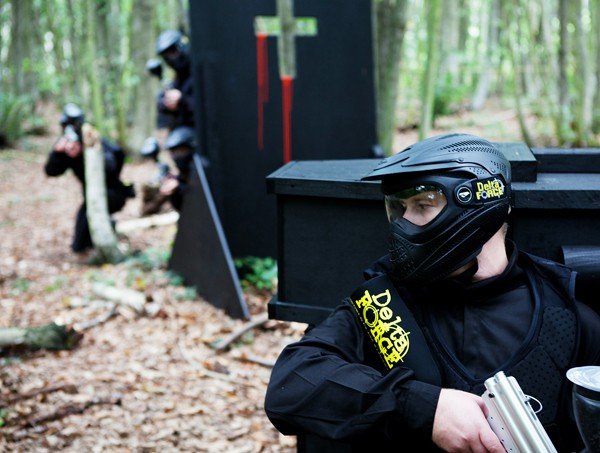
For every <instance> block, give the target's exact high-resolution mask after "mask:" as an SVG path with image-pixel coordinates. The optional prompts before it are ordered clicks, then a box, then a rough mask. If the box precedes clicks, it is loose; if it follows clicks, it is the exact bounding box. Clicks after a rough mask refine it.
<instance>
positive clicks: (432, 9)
mask: <svg viewBox="0 0 600 453" xmlns="http://www.w3.org/2000/svg"><path fill="white" fill-rule="evenodd" d="M426 4H427V63H426V66H425V77H424V78H423V90H422V94H421V121H420V124H419V140H423V139H425V138H427V137H428V136H429V134H430V133H431V126H432V124H433V113H434V112H433V103H434V100H435V84H436V81H437V73H438V69H439V57H440V22H441V15H442V2H441V0H428V1H427V2H426Z"/></svg>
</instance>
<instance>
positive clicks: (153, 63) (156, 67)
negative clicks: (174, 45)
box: [146, 58, 163, 82]
mask: <svg viewBox="0 0 600 453" xmlns="http://www.w3.org/2000/svg"><path fill="white" fill-rule="evenodd" d="M146 70H147V71H148V72H149V73H150V74H151V75H153V76H154V77H156V78H157V79H158V80H160V81H161V82H162V79H163V67H162V64H161V62H160V60H159V59H158V58H151V59H150V60H148V61H147V62H146Z"/></svg>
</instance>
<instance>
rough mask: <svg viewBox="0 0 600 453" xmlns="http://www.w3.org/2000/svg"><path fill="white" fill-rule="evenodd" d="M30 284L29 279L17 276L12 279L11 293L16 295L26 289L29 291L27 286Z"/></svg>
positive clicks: (24, 291)
mask: <svg viewBox="0 0 600 453" xmlns="http://www.w3.org/2000/svg"><path fill="white" fill-rule="evenodd" d="M30 285H31V282H30V281H29V280H27V279H26V278H17V279H16V280H13V282H12V284H11V286H12V291H11V293H12V295H13V296H17V295H19V294H22V293H26V292H27V291H29V286H30Z"/></svg>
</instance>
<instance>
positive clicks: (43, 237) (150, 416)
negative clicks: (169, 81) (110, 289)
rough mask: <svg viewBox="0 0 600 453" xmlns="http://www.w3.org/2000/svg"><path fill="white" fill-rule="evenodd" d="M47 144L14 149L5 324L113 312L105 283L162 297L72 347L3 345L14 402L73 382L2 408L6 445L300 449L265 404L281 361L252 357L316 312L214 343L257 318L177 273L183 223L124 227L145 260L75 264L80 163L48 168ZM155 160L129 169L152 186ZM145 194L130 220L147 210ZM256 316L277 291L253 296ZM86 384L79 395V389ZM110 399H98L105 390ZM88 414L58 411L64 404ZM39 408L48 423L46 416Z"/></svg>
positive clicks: (4, 176)
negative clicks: (103, 297) (173, 261)
mask: <svg viewBox="0 0 600 453" xmlns="http://www.w3.org/2000/svg"><path fill="white" fill-rule="evenodd" d="M26 146H31V147H34V148H38V149H40V151H2V152H0V235H1V237H2V240H1V241H0V325H2V326H31V325H41V324H47V323H49V322H51V321H57V322H60V323H68V324H72V323H76V322H81V321H85V320H90V319H94V318H95V317H98V316H100V315H102V314H104V313H106V312H107V310H108V308H107V306H106V304H103V303H101V302H97V301H96V302H94V299H95V297H94V296H93V295H92V292H91V289H90V288H91V285H92V284H93V283H97V282H100V283H103V284H108V285H114V286H116V287H128V288H132V289H136V290H138V291H142V292H144V293H145V294H146V296H147V297H148V298H149V299H151V301H152V302H153V305H155V306H157V307H159V308H160V309H159V310H157V312H156V313H155V314H154V315H153V316H150V315H144V316H140V315H136V314H135V313H134V312H132V311H130V310H127V309H120V310H119V315H118V316H116V317H114V318H112V319H110V320H108V321H107V322H105V323H103V324H101V325H98V326H96V327H93V328H91V329H89V330H87V331H86V332H85V335H84V337H83V340H82V342H81V343H80V344H79V345H78V347H76V348H75V349H74V350H72V351H60V352H49V351H38V352H33V353H27V354H24V353H16V352H14V351H12V352H11V351H3V352H2V354H1V355H0V360H1V361H2V367H1V368H0V385H1V387H0V401H6V400H7V399H9V398H10V397H15V396H17V395H22V394H24V393H25V392H27V391H30V390H33V389H40V388H44V387H48V386H53V385H62V384H73V385H74V386H75V388H74V389H73V388H68V389H67V390H70V391H69V392H67V391H56V392H51V393H48V394H47V395H38V396H36V397H33V398H28V399H25V400H22V401H19V402H15V403H12V404H8V405H7V406H6V407H5V408H4V409H1V410H0V423H2V424H3V426H2V428H0V429H1V434H0V448H2V450H3V451H36V452H43V451H73V452H75V451H77V452H81V451H94V452H95V451H111V452H112V451H115V452H133V451H135V452H138V451H144V452H145V451H149V452H150V451H195V452H199V451H211V452H212V451H214V452H222V451H236V452H237V451H239V452H293V451H296V449H295V438H293V437H291V438H289V437H288V438H286V437H284V436H281V435H280V434H279V433H278V432H277V431H276V430H275V429H274V428H273V427H272V425H271V424H270V422H269V421H268V419H267V418H266V416H265V415H264V412H263V399H264V393H265V389H266V385H267V382H268V379H269V374H270V368H268V367H266V366H263V365H258V364H256V363H253V362H248V361H246V360H243V358H244V357H248V356H257V357H260V358H262V359H265V360H267V361H274V360H275V358H276V357H277V355H278V353H279V352H280V351H281V349H282V348H283V346H284V345H285V344H287V343H288V342H290V341H292V340H294V339H296V338H299V336H300V335H301V333H302V331H303V330H304V328H305V327H306V326H305V325H302V324H296V323H283V322H278V321H268V322H267V323H266V324H264V325H262V326H260V327H258V328H255V329H253V330H252V331H251V332H249V333H247V334H245V335H244V336H243V337H242V338H241V340H240V341H239V342H237V343H236V344H235V345H234V347H233V348H231V349H230V350H227V351H224V352H220V353H219V352H216V351H215V350H214V349H213V348H211V347H210V344H211V343H212V342H214V341H216V340H218V339H220V338H223V337H225V336H226V335H227V334H229V333H231V332H232V331H235V330H236V329H238V328H240V327H241V326H242V325H243V324H244V323H243V322H242V321H239V320H233V319H230V318H229V317H227V316H225V315H224V314H223V313H222V312H221V311H220V310H218V309H216V308H214V307H213V306H212V305H210V304H208V303H206V302H205V301H203V300H201V299H199V298H198V297H197V296H196V295H195V294H194V292H193V291H191V290H190V289H188V288H185V287H183V286H180V285H177V284H176V283H177V282H175V281H174V280H173V279H172V278H171V276H170V275H169V274H168V273H167V272H166V271H165V259H166V257H167V256H168V251H169V249H170V244H171V243H172V240H173V237H174V234H175V228H176V227H175V226H174V225H171V226H163V227H157V228H153V229H146V230H139V231H133V232H131V233H128V234H127V237H124V238H122V239H123V240H124V241H125V242H126V243H127V244H129V246H130V247H131V248H133V249H137V250H139V251H142V252H143V253H141V254H139V255H138V257H137V258H135V259H130V260H128V261H126V262H124V263H121V264H119V265H114V266H113V265H107V266H102V267H95V266H88V265H82V264H78V263H77V262H75V260H74V259H73V256H72V255H71V253H70V250H69V243H70V240H71V234H72V228H73V223H74V216H75V212H76V210H77V208H78V206H79V203H80V202H81V190H80V188H79V184H78V182H77V181H76V179H75V178H74V176H72V175H71V174H67V175H64V176H62V177H60V178H47V177H46V176H45V175H44V172H43V164H44V161H45V157H46V151H45V150H47V149H48V148H49V146H50V142H49V141H48V140H46V141H44V140H42V141H38V142H37V143H33V142H32V143H29V144H26ZM152 171H153V168H152V167H151V166H150V164H143V163H138V164H127V166H126V167H125V169H124V178H125V179H128V180H130V181H133V182H134V183H135V184H136V185H139V184H140V183H141V182H142V181H143V180H144V179H145V178H146V177H148V175H150V174H151V173H152ZM138 212H139V205H138V201H137V199H135V200H131V201H129V202H128V204H127V205H126V207H125V208H124V210H123V211H122V212H120V213H118V215H117V216H116V217H117V220H118V221H120V220H125V219H128V218H135V217H137V216H138ZM246 296H247V299H248V303H249V306H250V311H251V313H252V315H253V316H257V315H260V314H261V313H264V312H265V311H266V304H267V301H268V298H269V297H270V294H266V293H265V294H257V293H250V292H248V293H247V294H246ZM73 390H76V393H73ZM102 400H104V401H105V404H95V403H97V402H99V401H102ZM86 405H88V406H89V407H87V408H85V409H84V410H83V411H82V412H81V413H75V414H72V415H68V416H65V417H62V418H59V419H58V420H54V421H43V420H42V421H40V418H41V417H46V416H50V415H53V414H54V416H57V415H58V414H59V413H61V411H64V410H66V411H67V412H68V411H75V412H76V411H77V409H78V408H79V409H81V408H82V407H85V406H86ZM36 419H37V421H36Z"/></svg>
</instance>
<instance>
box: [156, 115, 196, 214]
mask: <svg viewBox="0 0 600 453" xmlns="http://www.w3.org/2000/svg"><path fill="white" fill-rule="evenodd" d="M164 147H165V149H166V150H168V151H169V153H170V155H171V159H172V160H173V162H174V163H175V166H176V167H177V172H176V173H175V174H174V173H169V174H167V176H166V177H165V178H164V179H163V181H162V184H161V187H160V193H161V194H163V195H166V196H168V197H169V200H170V202H171V205H172V206H173V207H174V208H175V209H176V210H178V211H179V210H181V205H182V203H183V197H184V194H185V191H186V188H187V180H188V176H189V173H190V168H191V165H192V161H193V157H194V151H195V148H196V138H195V134H194V130H193V129H192V128H191V127H186V126H180V127H178V128H175V129H173V131H172V132H171V133H170V134H169V136H168V137H167V140H166V141H165V146H164Z"/></svg>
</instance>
